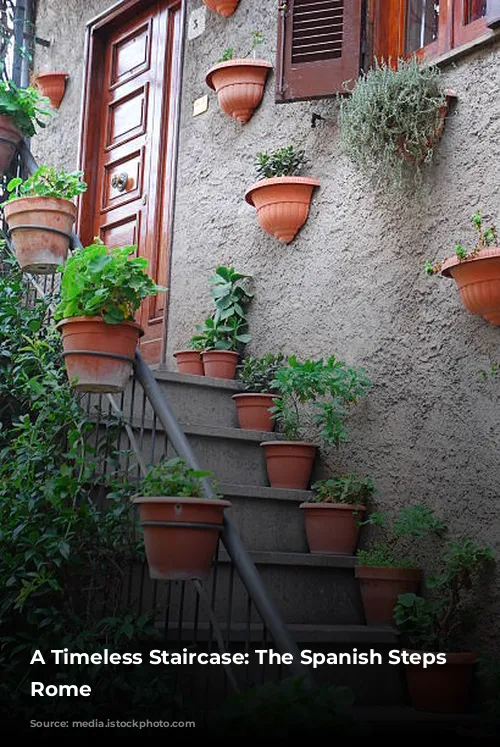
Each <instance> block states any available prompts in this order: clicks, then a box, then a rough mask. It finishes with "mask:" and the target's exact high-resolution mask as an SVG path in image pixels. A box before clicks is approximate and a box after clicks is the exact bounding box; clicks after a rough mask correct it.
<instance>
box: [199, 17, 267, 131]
mask: <svg viewBox="0 0 500 747" xmlns="http://www.w3.org/2000/svg"><path fill="white" fill-rule="evenodd" d="M263 40H264V38H263V36H262V33H261V32H260V31H254V32H253V34H252V45H251V48H250V50H249V51H248V52H247V54H246V55H244V56H240V57H235V56H234V50H233V48H232V47H228V48H227V49H225V50H224V52H223V53H222V55H221V57H220V58H219V60H218V61H217V64H216V65H214V66H213V67H212V68H210V70H209V71H208V73H207V75H206V78H205V80H206V83H207V86H208V87H209V88H212V89H213V90H214V91H216V93H217V100H218V102H219V106H220V108H221V109H222V111H223V112H224V113H225V114H228V115H229V116H230V117H233V119H236V120H237V121H238V122H240V123H241V124H245V123H246V122H248V120H249V119H250V118H251V117H252V115H253V113H254V111H255V109H256V108H257V106H258V105H259V104H260V102H261V101H262V97H263V95H264V86H265V84H266V78H267V74H268V72H269V70H272V67H273V66H272V65H271V63H270V62H266V60H257V59H255V49H256V47H257V46H259V45H260V44H262V42H263ZM251 54H252V55H253V56H252V57H250V55H251Z"/></svg>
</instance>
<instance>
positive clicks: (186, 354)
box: [174, 350, 205, 376]
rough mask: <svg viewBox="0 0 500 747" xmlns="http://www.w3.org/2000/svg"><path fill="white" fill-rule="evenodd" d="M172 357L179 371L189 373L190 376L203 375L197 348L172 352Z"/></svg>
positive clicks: (201, 362)
mask: <svg viewBox="0 0 500 747" xmlns="http://www.w3.org/2000/svg"><path fill="white" fill-rule="evenodd" d="M174 358H175V361H176V363H177V370H178V371H179V373H181V374H189V375H190V376H203V375H204V374H205V371H204V370H203V361H202V360H201V353H200V351H199V350H178V351H177V353H174Z"/></svg>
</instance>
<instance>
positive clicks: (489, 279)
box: [441, 247, 500, 327]
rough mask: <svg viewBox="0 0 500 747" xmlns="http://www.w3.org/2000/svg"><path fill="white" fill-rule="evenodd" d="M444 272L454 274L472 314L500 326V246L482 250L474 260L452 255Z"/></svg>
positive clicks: (452, 275) (443, 269)
mask: <svg viewBox="0 0 500 747" xmlns="http://www.w3.org/2000/svg"><path fill="white" fill-rule="evenodd" d="M441 274H442V275H444V276H445V277H452V278H453V279H454V281H455V282H456V284H457V287H458V290H459V292H460V298H461V299H462V303H463V305H464V306H465V308H466V309H467V310H468V311H470V312H471V314H478V315H479V316H482V317H483V319H486V321H488V322H489V323H490V324H493V325H494V326H495V327H498V326H500V248H499V247H490V248H488V249H481V251H480V252H478V253H477V254H476V256H475V257H472V258H471V259H464V260H459V259H458V257H450V258H449V259H447V260H445V261H444V262H443V265H442V267H441Z"/></svg>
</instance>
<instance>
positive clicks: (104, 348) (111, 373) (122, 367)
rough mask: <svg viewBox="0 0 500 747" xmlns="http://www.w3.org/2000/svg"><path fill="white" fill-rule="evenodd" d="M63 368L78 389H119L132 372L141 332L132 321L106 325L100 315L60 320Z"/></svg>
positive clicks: (89, 390) (122, 388) (125, 383)
mask: <svg viewBox="0 0 500 747" xmlns="http://www.w3.org/2000/svg"><path fill="white" fill-rule="evenodd" d="M57 328H58V329H59V330H60V331H61V334H62V341H63V350H64V353H63V355H64V360H65V363H66V371H67V373H68V378H69V380H70V382H71V384H72V386H73V387H74V388H75V389H76V390H77V391H79V392H98V393H103V392H110V393H111V392H122V391H123V390H124V389H125V387H126V385H127V382H128V380H129V377H130V374H131V373H132V365H133V361H134V356H135V349H136V347H137V342H138V340H139V337H140V336H141V335H142V334H144V333H143V330H142V329H141V327H140V326H139V325H138V324H136V323H135V322H122V323H121V324H106V322H104V321H103V320H102V319H101V317H100V316H76V317H73V318H71V319H62V320H61V321H60V322H59V323H58V324H57Z"/></svg>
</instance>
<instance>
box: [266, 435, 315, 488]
mask: <svg viewBox="0 0 500 747" xmlns="http://www.w3.org/2000/svg"><path fill="white" fill-rule="evenodd" d="M261 446H262V447H263V448H264V451H265V454H266V467H267V475H268V477H269V483H270V485H271V487H272V488H289V489H290V490H307V488H308V487H309V481H310V479H311V473H312V468H313V464H314V457H315V456H316V448H317V447H316V446H314V444H309V443H304V442H303V441H264V442H263V443H261Z"/></svg>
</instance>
